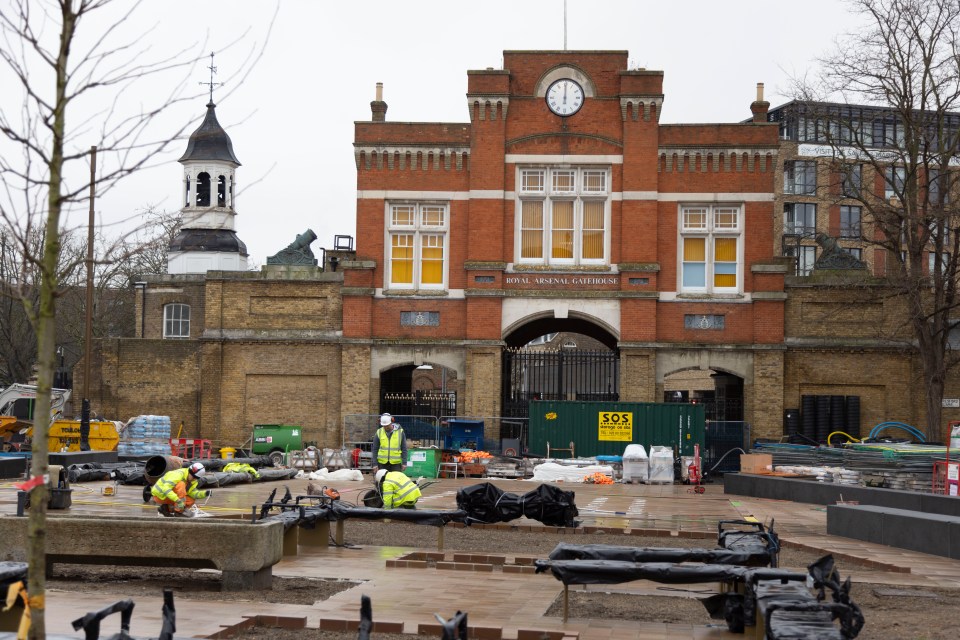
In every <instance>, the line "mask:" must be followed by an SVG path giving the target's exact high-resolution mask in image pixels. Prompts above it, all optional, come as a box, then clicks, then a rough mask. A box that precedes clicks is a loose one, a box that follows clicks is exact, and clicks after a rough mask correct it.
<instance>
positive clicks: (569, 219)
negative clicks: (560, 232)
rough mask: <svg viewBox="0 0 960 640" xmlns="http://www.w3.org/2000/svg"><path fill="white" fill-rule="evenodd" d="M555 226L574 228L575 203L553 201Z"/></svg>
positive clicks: (557, 227)
mask: <svg viewBox="0 0 960 640" xmlns="http://www.w3.org/2000/svg"><path fill="white" fill-rule="evenodd" d="M553 228H554V229H573V203H572V202H569V201H560V202H554V203H553Z"/></svg>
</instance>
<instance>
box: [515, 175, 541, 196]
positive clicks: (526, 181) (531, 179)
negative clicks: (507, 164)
mask: <svg viewBox="0 0 960 640" xmlns="http://www.w3.org/2000/svg"><path fill="white" fill-rule="evenodd" d="M520 184H521V186H522V188H523V190H524V191H537V192H540V191H543V171H537V170H533V171H524V172H523V173H522V174H521V182H520Z"/></svg>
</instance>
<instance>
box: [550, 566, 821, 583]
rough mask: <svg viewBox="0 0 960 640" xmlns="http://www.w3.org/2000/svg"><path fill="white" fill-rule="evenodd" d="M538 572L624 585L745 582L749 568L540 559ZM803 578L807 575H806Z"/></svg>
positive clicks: (562, 578)
mask: <svg viewBox="0 0 960 640" xmlns="http://www.w3.org/2000/svg"><path fill="white" fill-rule="evenodd" d="M534 566H535V567H536V571H537V573H543V572H545V571H550V572H551V573H552V574H553V577H555V578H556V579H557V580H559V581H560V582H562V583H563V584H564V586H569V585H571V584H621V583H623V582H632V581H634V580H652V581H654V582H661V583H664V584H685V583H697V582H726V583H737V582H744V580H745V576H746V575H747V573H749V572H750V571H756V569H749V568H747V567H738V566H736V565H730V564H694V563H692V564H675V563H672V562H628V561H626V560H537V561H536V562H535V563H534ZM796 575H800V577H801V579H802V578H805V576H803V574H796Z"/></svg>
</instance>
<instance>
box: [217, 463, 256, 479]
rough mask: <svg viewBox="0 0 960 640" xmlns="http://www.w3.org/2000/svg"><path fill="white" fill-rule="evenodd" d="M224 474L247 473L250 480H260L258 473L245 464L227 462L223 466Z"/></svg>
mask: <svg viewBox="0 0 960 640" xmlns="http://www.w3.org/2000/svg"><path fill="white" fill-rule="evenodd" d="M223 472H224V473H247V474H249V475H250V478H251V479H252V480H259V479H260V472H259V471H257V470H256V469H254V468H253V467H252V466H251V465H249V464H247V463H245V462H228V463H227V464H225V465H224V466H223Z"/></svg>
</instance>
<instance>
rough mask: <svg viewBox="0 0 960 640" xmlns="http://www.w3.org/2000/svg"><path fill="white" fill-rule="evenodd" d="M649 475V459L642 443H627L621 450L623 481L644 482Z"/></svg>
mask: <svg viewBox="0 0 960 640" xmlns="http://www.w3.org/2000/svg"><path fill="white" fill-rule="evenodd" d="M649 475H650V460H649V459H648V458H647V451H646V449H644V448H643V445H642V444H628V445H627V448H626V449H624V450H623V482H634V481H637V482H646V481H647V478H648V477H649Z"/></svg>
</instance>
